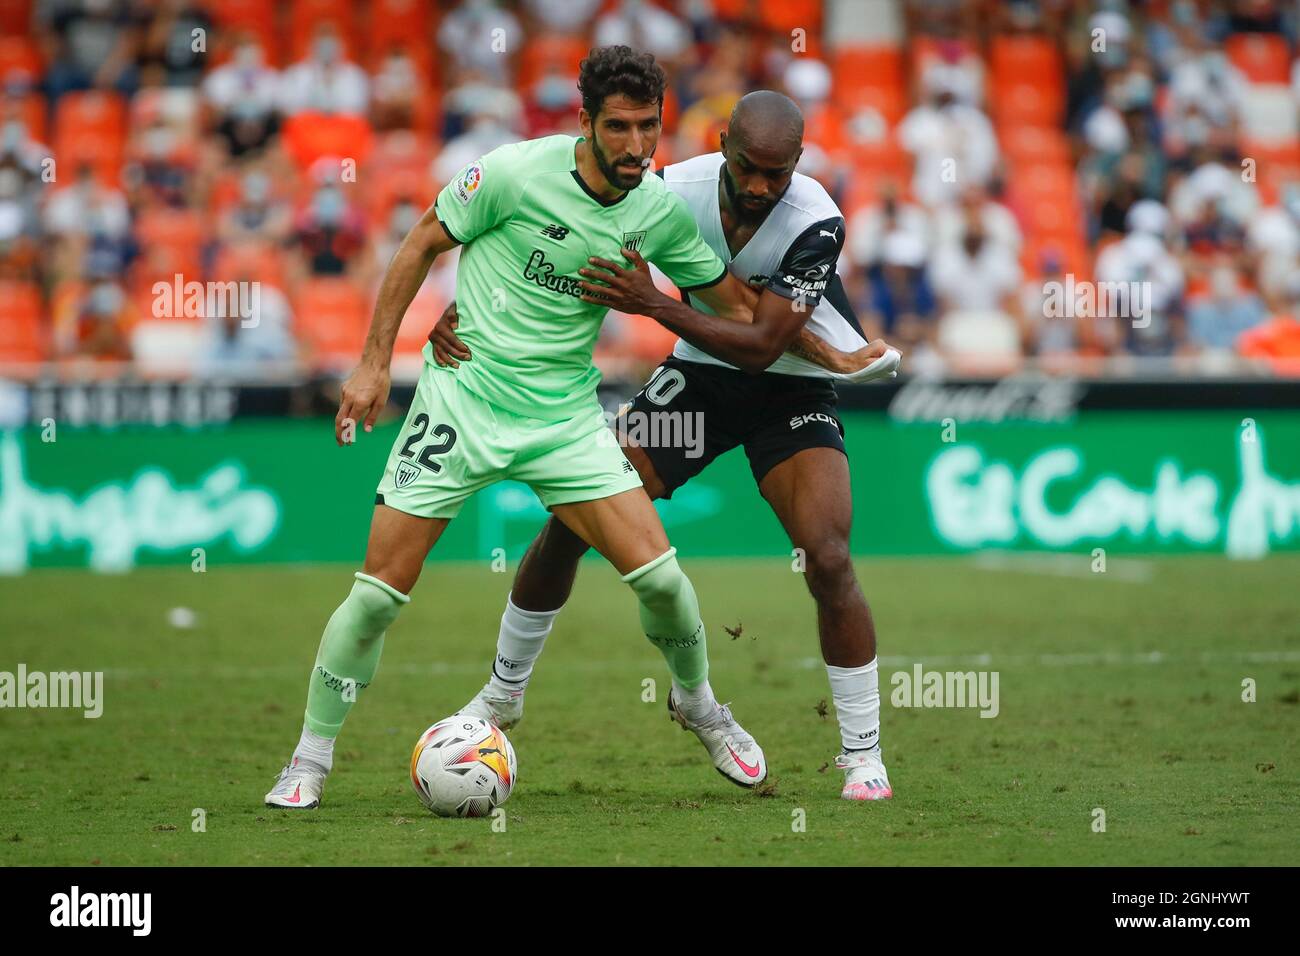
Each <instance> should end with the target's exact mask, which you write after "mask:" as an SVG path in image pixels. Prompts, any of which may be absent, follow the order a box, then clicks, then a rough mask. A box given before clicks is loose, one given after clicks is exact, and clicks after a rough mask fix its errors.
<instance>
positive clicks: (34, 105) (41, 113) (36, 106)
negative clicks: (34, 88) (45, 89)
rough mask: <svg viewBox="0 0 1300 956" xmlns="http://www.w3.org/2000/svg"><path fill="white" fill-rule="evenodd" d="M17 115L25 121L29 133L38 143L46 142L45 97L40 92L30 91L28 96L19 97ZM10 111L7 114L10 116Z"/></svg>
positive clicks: (16, 103) (16, 107) (15, 104)
mask: <svg viewBox="0 0 1300 956" xmlns="http://www.w3.org/2000/svg"><path fill="white" fill-rule="evenodd" d="M13 108H14V109H15V111H16V115H17V117H18V118H19V119H21V120H22V121H23V125H25V126H26V127H27V135H28V136H29V137H30V138H31V139H34V140H35V141H36V142H38V143H44V142H45V141H46V140H45V134H46V132H47V131H46V128H45V97H44V96H42V95H41V94H40V93H28V94H27V95H26V96H22V97H19V98H17V100H16V101H14V107H13ZM9 115H10V114H9V113H8V112H6V113H5V116H6V117H7V116H9Z"/></svg>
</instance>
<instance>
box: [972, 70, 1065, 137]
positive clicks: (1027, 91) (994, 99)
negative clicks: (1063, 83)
mask: <svg viewBox="0 0 1300 956" xmlns="http://www.w3.org/2000/svg"><path fill="white" fill-rule="evenodd" d="M989 105H990V106H991V108H992V111H993V118H994V120H995V121H996V123H997V124H998V125H999V126H1006V127H1012V126H1047V127H1053V128H1056V127H1059V126H1060V125H1061V121H1062V120H1063V118H1064V115H1065V97H1064V95H1063V94H1062V93H1061V90H1060V87H1059V85H1057V86H1053V85H1050V84H1042V83H1036V82H1033V81H1030V80H1019V79H1016V80H1006V81H1004V80H996V79H995V80H994V82H993V87H992V90H991V92H990V94H989Z"/></svg>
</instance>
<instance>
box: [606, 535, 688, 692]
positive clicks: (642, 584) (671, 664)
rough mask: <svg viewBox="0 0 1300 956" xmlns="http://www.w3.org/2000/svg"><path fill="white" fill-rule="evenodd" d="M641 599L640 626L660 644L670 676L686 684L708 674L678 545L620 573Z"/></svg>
mask: <svg viewBox="0 0 1300 956" xmlns="http://www.w3.org/2000/svg"><path fill="white" fill-rule="evenodd" d="M623 580H624V581H625V582H626V583H627V584H630V585H631V586H632V590H633V591H635V592H636V596H637V600H639V601H640V602H641V627H642V629H643V630H644V631H645V636H646V637H648V638H649V639H650V643H651V644H653V645H654V646H655V647H657V648H659V653H661V654H663V656H664V660H665V661H667V662H668V670H669V672H670V673H671V674H672V675H673V680H674V681H676V682H677V683H678V684H679V685H680V686H682V687H685V688H688V689H689V688H694V687H698V686H699V685H700V684H702V683H704V681H706V680H707V679H708V677H709V652H708V647H707V644H706V642H705V639H704V622H703V621H701V620H700V604H699V601H697V600H696V598H695V588H693V587H691V582H690V580H689V579H688V578H687V577H686V575H685V574H683V573H682V569H681V567H679V566H678V564H677V549H676V548H669V549H668V550H667V551H665V552H664V553H663V554H661V555H659V557H657V558H655V559H654V560H653V561H651V562H650V563H649V564H647V565H643V566H642V567H639V568H637V569H636V570H635V571H633V572H631V573H630V574H625V575H623Z"/></svg>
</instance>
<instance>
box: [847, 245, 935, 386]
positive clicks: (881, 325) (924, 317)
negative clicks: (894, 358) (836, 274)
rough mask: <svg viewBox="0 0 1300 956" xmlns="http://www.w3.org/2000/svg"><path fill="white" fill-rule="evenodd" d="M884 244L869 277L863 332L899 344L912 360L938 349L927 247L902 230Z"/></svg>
mask: <svg viewBox="0 0 1300 956" xmlns="http://www.w3.org/2000/svg"><path fill="white" fill-rule="evenodd" d="M880 245H881V253H880V262H879V264H878V265H876V266H874V267H873V268H871V269H870V271H869V272H868V274H867V297H866V302H865V304H864V307H863V309H862V329H863V331H864V332H866V333H867V338H869V339H877V338H882V337H884V338H887V339H888V340H889V341H890V342H894V343H896V344H897V345H898V346H899V347H900V348H902V349H903V350H904V352H905V354H906V355H907V356H908V357H909V360H910V359H911V357H912V356H913V355H914V354H915V353H916V352H917V351H918V350H920V349H924V348H930V349H933V347H934V332H935V324H934V320H935V312H936V309H935V301H934V293H933V292H932V291H931V289H930V283H929V281H928V280H927V278H926V274H925V245H924V243H923V242H922V241H921V239H920V238H919V237H918V236H916V235H915V234H913V233H911V232H907V231H905V230H901V229H899V230H895V231H893V232H891V233H889V234H888V235H886V236H885V237H884V240H883V241H882V242H881V244H880Z"/></svg>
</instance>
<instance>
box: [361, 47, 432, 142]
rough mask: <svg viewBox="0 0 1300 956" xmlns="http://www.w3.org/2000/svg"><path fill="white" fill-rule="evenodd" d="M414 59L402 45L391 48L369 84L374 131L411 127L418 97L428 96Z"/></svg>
mask: <svg viewBox="0 0 1300 956" xmlns="http://www.w3.org/2000/svg"><path fill="white" fill-rule="evenodd" d="M427 95H428V93H427V91H426V89H425V84H424V81H423V79H422V78H421V76H420V71H419V70H418V69H417V68H416V65H415V61H414V60H412V59H411V55H410V53H409V52H407V50H406V49H405V48H404V47H401V46H394V47H393V48H392V49H390V50H389V51H388V53H387V55H386V56H385V57H384V60H383V62H382V63H381V64H380V66H379V69H378V70H376V71H375V76H374V81H373V82H372V83H371V107H370V113H371V121H372V122H371V125H373V126H374V128H375V130H376V131H383V130H390V129H410V128H411V127H412V126H414V125H415V114H416V107H417V106H418V98H419V97H422V96H427Z"/></svg>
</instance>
